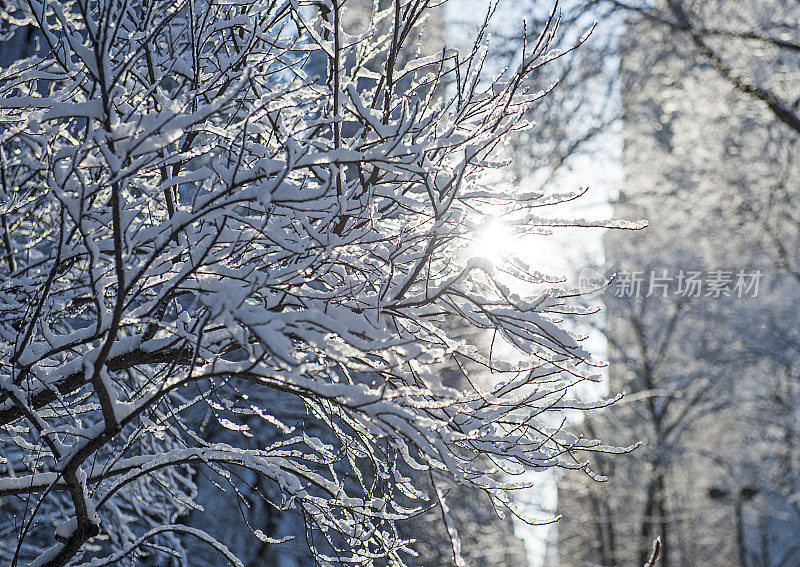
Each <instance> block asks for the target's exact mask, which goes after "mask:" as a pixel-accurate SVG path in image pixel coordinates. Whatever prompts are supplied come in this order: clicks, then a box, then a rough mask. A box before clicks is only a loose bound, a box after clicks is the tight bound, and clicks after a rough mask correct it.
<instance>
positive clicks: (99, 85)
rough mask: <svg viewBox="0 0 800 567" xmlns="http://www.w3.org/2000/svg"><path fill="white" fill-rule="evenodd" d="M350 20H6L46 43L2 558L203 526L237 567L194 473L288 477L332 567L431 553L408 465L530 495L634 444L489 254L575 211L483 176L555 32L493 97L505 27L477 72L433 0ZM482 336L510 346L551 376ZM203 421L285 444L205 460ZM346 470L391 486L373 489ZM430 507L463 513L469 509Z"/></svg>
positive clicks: (218, 11) (3, 466)
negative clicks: (552, 478) (300, 424)
mask: <svg viewBox="0 0 800 567" xmlns="http://www.w3.org/2000/svg"><path fill="white" fill-rule="evenodd" d="M343 4H344V3H343V2H342V1H341V0H327V1H325V2H300V1H298V0H288V1H285V2H262V1H260V0H225V1H223V2H220V1H217V0H178V1H175V0H92V1H89V0H56V1H48V0H43V1H41V2H40V1H38V0H24V1H23V0H20V1H18V2H17V4H16V6H14V5H12V6H9V7H7V8H6V10H5V12H4V13H3V16H4V18H5V21H6V24H7V25H10V26H11V27H10V29H11V32H10V33H9V34H7V37H6V40H5V41H11V40H9V39H8V38H9V37H12V34H13V32H14V30H15V29H21V27H22V26H26V25H29V26H33V27H34V28H35V30H36V32H35V34H34V37H35V39H36V42H37V46H36V50H35V53H36V54H35V55H34V56H32V57H28V58H23V59H20V60H18V61H16V62H15V63H13V64H12V65H10V66H9V67H7V68H3V69H0V159H1V160H2V163H1V167H0V174H1V175H0V180H1V181H2V185H1V186H0V190H2V198H1V199H0V202H1V204H0V216H1V218H2V228H1V229H0V231H2V250H0V256H2V258H0V259H2V264H0V365H1V366H0V368H1V369H2V370H0V393H1V395H2V398H1V399H0V425H1V426H2V431H3V432H2V436H0V446H2V451H0V455H2V457H0V499H2V500H0V502H2V503H3V505H5V504H6V503H8V505H9V506H13V507H14V510H16V512H14V513H13V514H5V518H4V519H3V520H2V523H3V528H2V531H1V532H0V533H2V536H0V537H1V538H2V544H0V548H2V551H0V555H2V557H3V560H4V561H5V560H8V561H10V562H11V563H12V564H14V565H16V564H25V563H27V562H30V564H31V565H37V566H44V565H47V566H55V565H65V564H85V565H94V566H99V565H109V564H113V565H117V564H121V563H124V562H125V561H129V562H135V560H136V558H137V557H138V556H139V554H140V553H141V552H142V550H143V549H145V548H147V549H148V550H149V551H148V553H151V554H152V553H156V554H158V553H161V554H164V557H167V556H169V554H172V555H176V556H177V557H181V553H182V552H181V549H180V538H178V537H176V535H175V534H178V535H181V536H182V537H183V536H187V537H199V538H201V539H204V540H206V541H208V542H209V544H210V545H211V546H212V547H213V548H215V549H216V550H217V551H218V552H220V553H222V554H223V555H224V556H226V557H228V558H229V560H230V561H231V562H233V563H236V562H237V560H236V558H235V556H234V553H233V552H232V551H231V550H228V549H227V548H226V547H225V546H224V545H222V544H221V543H219V542H216V541H214V540H213V539H212V538H210V536H208V535H207V534H204V533H202V532H199V531H198V530H195V529H193V528H190V527H188V526H185V525H182V524H181V523H180V522H179V520H180V517H181V514H184V513H185V512H186V510H188V509H190V508H191V507H192V499H193V496H194V492H193V491H194V486H195V485H194V484H193V482H192V477H191V474H192V472H191V471H193V470H196V469H197V468H202V467H210V468H211V469H213V470H215V471H217V472H219V473H220V474H227V475H228V478H230V480H231V482H233V483H235V482H236V480H235V478H233V477H235V475H232V473H230V470H233V469H236V470H239V469H242V468H244V469H250V470H252V471H255V472H256V473H258V474H259V475H262V476H264V477H265V478H267V479H269V480H271V481H273V482H274V483H275V485H276V486H277V487H279V489H280V491H281V493H282V495H283V500H282V502H279V503H278V504H277V505H280V506H284V507H287V508H289V507H294V508H297V509H300V510H301V511H302V512H303V513H304V516H305V517H306V518H308V519H309V520H308V524H309V529H310V530H313V531H315V533H317V534H319V537H318V538H317V539H316V540H311V541H314V542H317V543H313V544H312V545H314V546H316V547H315V553H316V554H317V558H318V561H319V563H320V564H334V563H339V562H349V561H350V562H356V563H363V564H371V562H372V561H373V558H375V557H378V556H385V555H387V554H388V555H389V557H393V556H394V554H395V552H396V551H397V550H399V549H402V548H403V547H404V546H405V542H403V541H401V540H400V539H399V538H398V537H397V535H396V533H395V532H394V530H393V529H392V525H393V522H394V521H395V520H396V519H398V518H401V517H403V516H405V515H408V514H411V513H414V511H415V510H417V507H415V506H410V507H405V506H404V505H403V504H401V502H403V500H402V499H401V498H399V497H397V496H395V495H396V494H398V492H397V491H398V490H399V491H400V494H404V495H406V496H408V497H410V498H411V497H414V495H417V494H418V493H419V488H418V487H417V488H415V486H416V485H417V479H416V478H409V476H408V472H407V471H409V470H413V472H414V474H413V475H411V476H412V477H414V476H419V477H425V478H430V479H431V481H432V482H434V486H435V487H438V486H439V484H437V483H441V482H442V479H450V480H451V481H455V482H459V483H465V484H468V485H471V486H475V487H479V488H481V489H484V490H485V491H487V492H488V493H489V494H490V495H491V496H492V499H493V501H494V502H496V503H497V504H498V505H502V504H506V503H508V497H507V495H506V489H509V488H514V487H515V486H516V484H515V483H514V481H513V475H514V474H515V473H521V472H523V471H525V470H531V469H544V468H548V467H555V466H565V467H573V468H580V467H581V466H582V463H581V461H580V460H579V459H577V458H575V456H574V455H573V453H574V452H575V451H577V450H581V449H588V450H608V448H607V447H604V446H602V445H600V443H599V442H597V441H589V440H585V439H579V438H576V437H574V436H572V435H570V434H569V433H567V432H565V431H563V430H561V428H560V427H557V426H553V423H556V424H557V423H558V422H559V420H558V419H556V420H553V419H548V417H547V416H551V415H552V414H557V412H558V411H559V410H563V409H566V408H572V407H575V406H576V402H573V401H568V399H567V398H566V397H565V392H566V389H567V388H568V387H569V386H570V385H571V384H574V383H575V382H576V381H580V380H584V379H589V378H592V372H591V364H590V363H589V361H588V355H587V353H585V352H584V350H583V349H582V348H581V346H580V344H579V341H578V340H577V339H576V337H574V336H572V335H571V334H570V333H568V332H566V331H564V330H562V329H561V328H559V326H558V324H557V323H558V319H559V318H560V317H561V316H562V315H563V314H564V313H569V312H573V311H575V309H573V308H571V307H569V306H568V305H567V296H568V295H569V293H568V292H561V291H559V290H557V289H552V288H551V286H550V285H546V284H545V281H544V280H543V279H542V278H541V277H540V276H538V275H537V274H536V273H535V272H532V271H531V270H529V269H527V268H526V267H525V266H523V265H521V264H520V263H517V262H514V261H513V260H506V261H503V262H500V263H494V264H493V263H489V262H487V261H485V260H480V259H471V258H470V254H469V253H467V252H465V251H464V249H463V248H464V247H463V242H464V241H465V240H466V238H467V237H468V236H469V234H470V231H471V230H472V228H473V227H474V225H475V222H476V221H475V218H476V214H477V213H478V212H479V211H480V210H481V208H482V207H484V206H486V204H487V203H491V204H492V207H493V209H492V210H494V211H497V210H504V211H506V212H515V213H516V214H518V215H520V214H523V213H524V217H525V218H526V219H527V221H526V222H527V225H526V226H525V227H524V228H525V229H526V230H529V229H532V228H534V227H535V226H536V225H537V224H544V225H552V224H553V222H554V221H552V220H551V219H547V220H537V217H535V216H534V215H533V214H531V211H533V210H535V208H536V207H539V206H542V205H545V204H549V203H551V202H552V199H550V198H548V197H547V196H544V195H538V194H526V195H523V196H522V197H520V196H519V195H517V194H515V193H514V192H508V193H503V192H500V191H498V190H495V189H494V188H489V187H486V186H484V185H482V184H481V176H480V174H481V172H482V171H484V170H486V169H487V168H492V167H496V166H497V165H498V163H497V162H496V158H497V152H496V151H495V150H496V148H497V147H498V145H499V144H501V143H502V142H503V140H504V139H506V138H507V137H508V136H509V135H511V134H512V133H513V132H515V131H517V130H519V129H521V128H525V127H527V125H526V124H524V122H523V121H522V120H521V116H522V115H523V113H524V112H525V110H526V108H528V107H529V105H533V104H536V102H537V100H538V99H539V98H540V97H541V96H543V93H537V94H528V93H526V92H523V90H522V89H521V88H520V85H521V83H522V81H523V79H524V78H525V77H526V76H527V75H529V74H531V73H533V72H535V71H536V69H537V67H538V66H540V65H541V64H543V62H545V61H547V60H548V58H549V56H548V54H547V53H548V51H547V50H548V44H549V41H550V39H551V38H552V35H553V33H554V29H555V27H556V26H555V25H554V23H555V22H554V21H551V23H550V25H549V26H548V28H547V29H545V30H543V32H542V35H541V37H540V39H539V41H538V42H537V43H536V44H535V45H527V46H526V47H525V50H526V52H525V54H524V57H522V58H521V61H523V64H522V65H521V66H520V67H519V68H518V69H515V70H512V71H511V72H508V73H506V75H505V76H504V78H503V81H495V80H494V79H493V78H492V77H486V76H484V73H483V72H482V62H483V60H484V59H483V58H484V56H485V50H484V49H483V47H482V44H481V41H482V38H478V41H477V42H476V47H475V49H474V50H473V51H472V52H471V53H468V54H466V55H464V54H460V53H458V52H456V51H454V50H451V49H447V48H442V49H441V50H439V51H436V52H435V54H434V55H431V56H426V57H422V56H416V57H415V56H413V51H414V45H413V44H414V42H416V41H418V38H419V37H420V34H421V33H423V31H424V17H423V16H424V13H425V10H426V9H427V4H428V3H427V2H418V1H413V2H412V1H406V0H403V1H399V0H398V1H397V2H395V3H394V5H393V6H392V7H390V8H389V9H387V10H384V11H379V12H376V13H375V14H374V15H373V21H372V25H371V27H370V29H369V31H367V32H366V33H364V34H363V35H360V36H352V35H349V34H347V33H346V32H345V31H344V30H343V29H342V25H341V12H342V11H343V10H345V9H347V7H346V5H344V6H343ZM422 37H424V35H423V36H422ZM409 45H410V47H409ZM409 50H410V53H412V56H408V53H409ZM401 52H404V53H406V56H405V57H403V58H402V61H403V64H402V66H401V65H400V64H399V61H400V60H401V58H400V57H399V54H400V53H401ZM500 272H502V278H498V277H497V276H498V274H499V273H500ZM509 278H515V279H519V280H523V281H526V282H528V283H530V284H535V285H533V289H536V290H537V291H536V295H535V296H534V297H520V296H519V295H516V294H515V293H512V292H511V291H510V288H511V287H512V285H511V284H510V283H509ZM455 328H476V329H486V330H490V331H492V332H493V333H494V334H495V335H496V336H497V337H500V338H502V339H504V340H505V341H506V342H508V343H510V344H512V345H513V346H514V347H516V348H517V350H519V351H520V353H522V354H523V355H524V357H523V362H522V363H518V364H517V363H515V364H511V363H508V362H504V361H503V360H498V359H497V357H496V356H494V357H493V356H492V355H491V353H490V352H489V351H488V350H487V349H481V348H480V345H479V344H467V343H466V342H464V341H460V340H455V339H454V338H453V332H452V331H453V329H455ZM445 365H450V367H451V368H453V367H456V368H462V369H463V370H464V375H463V379H462V380H460V381H459V383H458V384H450V385H445V384H443V381H442V379H441V370H442V368H444V367H445ZM475 369H483V371H486V370H491V371H492V372H494V373H495V375H494V379H493V380H492V381H487V380H483V379H481V378H480V376H479V375H478V373H476V370H475ZM220 392H227V393H229V394H230V396H229V397H222V398H220V397H219V396H217V394H218V393H220ZM244 392H254V394H247V393H244ZM259 392H272V393H274V392H279V393H282V394H281V395H284V396H287V397H291V398H292V399H298V400H301V401H302V403H303V404H304V407H305V408H306V410H307V415H308V417H307V419H309V420H318V421H319V422H320V423H322V424H324V425H325V427H327V429H328V430H329V431H330V435H329V437H326V438H324V439H317V438H312V437H310V436H308V435H306V434H305V433H304V432H303V431H302V430H299V429H297V428H296V427H293V426H292V425H290V424H285V423H283V422H282V421H281V408H280V407H274V406H270V405H269V404H266V403H261V402H260V401H259V400H261V399H262V398H259V394H258V393H259ZM212 398H213V400H212ZM263 399H272V400H274V399H275V398H274V397H272V398H270V397H269V396H265V397H263ZM198 404H205V405H207V406H208V407H210V408H211V409H212V410H213V411H212V415H213V416H214V418H215V419H216V420H217V421H218V422H219V424H220V425H221V426H223V427H225V428H228V429H230V430H232V431H233V432H235V433H236V434H237V435H240V436H241V437H242V438H245V437H247V436H248V435H250V432H249V430H250V429H251V428H252V427H253V422H254V421H253V420H254V419H255V420H256V421H259V422H260V423H261V424H260V425H259V427H262V428H269V429H272V430H274V432H275V434H274V438H275V439H276V441H275V442H274V443H273V444H271V445H269V446H264V447H261V448H260V449H258V450H253V449H243V448H242V447H237V446H234V445H231V444H219V443H210V442H207V441H206V440H204V438H203V435H202V431H201V429H200V428H199V426H197V424H195V423H194V422H193V421H192V419H190V418H189V417H188V416H189V415H190V414H191V410H192V408H193V407H197V406H198ZM400 461H402V462H404V463H405V464H404V465H403V467H407V468H405V469H404V468H402V467H400V468H398V465H397V463H398V462H400ZM334 463H344V465H343V466H345V467H347V466H349V468H348V469H347V470H349V471H350V474H351V475H356V476H358V478H362V475H363V479H372V480H369V481H367V480H363V479H362V480H363V481H360V483H357V484H358V486H359V488H358V489H357V490H355V491H354V490H352V487H350V486H349V485H347V483H345V482H344V481H343V479H342V477H341V473H340V472H337V470H340V469H337V467H335V466H333V464H334ZM348 463H349V465H348ZM404 470H405V471H406V472H405V473H404V472H402V471H404ZM226 471H227V472H226ZM501 473H502V474H501ZM510 479H511V480H510ZM431 498H432V499H433V501H434V502H438V505H440V506H441V507H442V510H443V512H444V515H445V517H447V513H446V510H447V508H446V505H445V503H444V501H443V499H444V492H443V491H442V490H439V489H438V488H437V489H436V490H435V491H434V493H433V494H432V495H431ZM437 499H438V500H437ZM413 501H414V500H413V498H411V500H409V502H413ZM11 516H13V517H11ZM452 535H453V538H454V542H457V537H456V535H455V534H452ZM255 536H256V537H259V538H262V539H263V540H264V541H266V542H273V540H272V539H271V538H270V536H269V534H264V533H261V532H257V533H256V534H255ZM273 543H274V542H273ZM276 544H277V543H276ZM457 547H458V546H457V544H454V549H455V552H456V555H458V553H457V551H458V550H457ZM82 561H83V563H81V562H82ZM184 561H186V558H185V557H184Z"/></svg>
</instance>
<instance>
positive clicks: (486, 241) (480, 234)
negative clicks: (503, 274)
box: [471, 217, 519, 262]
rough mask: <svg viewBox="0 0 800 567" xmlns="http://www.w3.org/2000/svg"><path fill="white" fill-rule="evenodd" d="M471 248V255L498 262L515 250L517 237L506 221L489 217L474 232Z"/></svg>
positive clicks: (517, 246) (517, 243)
mask: <svg viewBox="0 0 800 567" xmlns="http://www.w3.org/2000/svg"><path fill="white" fill-rule="evenodd" d="M471 248H472V256H473V257H476V258H485V259H487V260H489V261H491V262H499V261H501V260H502V259H503V258H506V257H508V256H510V255H513V254H514V253H515V252H516V251H517V249H518V248H519V239H518V237H517V236H516V235H515V234H514V231H513V229H512V227H511V226H510V225H509V224H508V223H505V222H503V221H502V220H500V219H498V218H497V217H490V218H487V220H486V223H485V224H484V226H483V227H482V228H480V229H479V230H478V231H477V232H476V234H475V237H474V239H473V241H472V245H471Z"/></svg>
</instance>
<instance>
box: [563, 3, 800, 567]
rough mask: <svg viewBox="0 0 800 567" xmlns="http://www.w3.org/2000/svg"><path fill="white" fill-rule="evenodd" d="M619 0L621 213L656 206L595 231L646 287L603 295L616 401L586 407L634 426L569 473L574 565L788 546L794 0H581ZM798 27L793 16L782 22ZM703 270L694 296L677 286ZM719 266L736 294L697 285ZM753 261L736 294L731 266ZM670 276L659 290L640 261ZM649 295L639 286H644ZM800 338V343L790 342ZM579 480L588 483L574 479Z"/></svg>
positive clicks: (793, 480)
mask: <svg viewBox="0 0 800 567" xmlns="http://www.w3.org/2000/svg"><path fill="white" fill-rule="evenodd" d="M578 8H579V9H580V10H584V9H590V10H595V12H594V13H595V14H597V15H598V16H599V17H601V18H609V17H612V18H613V17H614V15H617V16H620V15H622V16H624V22H625V34H624V36H623V37H622V40H621V41H620V43H619V44H618V46H617V53H618V57H619V60H620V67H621V68H620V72H619V74H618V75H615V76H613V77H611V78H613V80H615V81H617V84H618V85H619V89H620V100H621V113H620V117H621V121H622V133H623V136H622V141H623V145H624V147H623V161H622V164H623V172H624V175H625V181H624V183H623V185H622V187H621V190H620V196H619V199H618V200H617V202H616V211H617V214H619V215H621V216H625V215H635V216H636V217H637V218H639V217H644V218H647V219H648V220H649V221H650V228H648V230H647V231H644V233H642V234H641V235H636V236H634V237H633V238H631V239H630V240H627V241H626V240H623V239H619V238H616V237H615V236H614V235H613V234H612V235H609V236H608V238H607V239H606V254H607V259H606V262H607V265H606V267H607V269H608V270H609V272H614V271H617V272H618V273H619V274H620V277H625V276H626V275H627V277H630V276H631V274H633V273H638V277H639V278H640V286H639V292H638V293H635V294H634V292H633V290H632V289H631V288H629V293H630V294H632V295H634V296H633V297H629V296H626V297H615V295H614V292H615V290H619V289H620V284H622V282H621V281H619V280H618V281H616V282H614V283H612V285H611V287H610V288H609V290H608V291H607V292H606V294H605V300H604V301H605V304H606V309H607V311H606V315H605V317H606V321H605V329H606V333H607V336H608V340H609V350H610V354H609V357H610V359H611V367H610V371H609V374H610V384H611V388H612V390H614V391H619V390H625V391H627V392H628V399H627V401H626V402H624V403H622V404H620V405H618V406H616V407H615V408H609V409H608V410H606V411H604V414H603V416H598V417H597V418H595V419H592V420H591V421H590V422H589V423H587V430H588V431H590V432H592V433H594V434H598V435H613V434H618V435H622V438H623V439H625V441H626V442H631V441H633V440H634V439H640V440H643V441H644V444H643V446H642V447H641V448H640V449H638V450H637V451H636V452H634V453H633V454H632V455H631V457H630V458H623V459H619V460H614V462H613V463H612V462H609V461H607V460H605V459H603V458H602V457H600V458H598V459H597V460H596V461H595V466H596V468H597V469H598V470H599V471H600V472H602V473H604V474H608V475H609V476H610V481H609V483H608V484H607V485H606V486H604V487H602V488H601V487H598V486H593V485H591V484H587V483H584V482H582V480H581V479H576V478H574V477H571V476H570V477H569V478H566V479H565V480H564V481H563V483H562V489H563V491H562V498H561V502H560V503H561V505H562V507H563V509H565V510H566V511H567V512H568V513H567V514H566V516H565V520H564V521H562V524H561V526H560V530H561V541H560V544H561V555H562V562H563V564H565V565H574V564H575V563H576V562H579V561H582V562H585V564H601V565H627V564H634V563H639V564H641V563H643V562H644V560H645V559H646V557H647V555H648V554H649V551H650V542H651V541H652V538H654V537H656V536H660V537H662V539H663V543H664V557H663V559H662V563H661V564H663V565H676V564H677V565H695V564H697V565H701V564H715V563H719V562H725V563H731V564H738V565H742V566H748V565H753V566H754V565H765V566H777V565H791V564H793V562H796V561H797V553H798V551H800V550H798V548H797V545H796V541H797V538H798V534H800V515H798V510H797V509H796V507H795V506H794V504H793V503H794V502H795V501H796V500H795V497H794V495H795V494H796V493H797V490H798V484H797V482H798V476H797V465H798V463H797V456H796V454H795V453H796V451H795V449H794V446H795V443H796V431H797V427H796V423H797V402H798V400H797V395H796V384H797V374H796V370H794V366H795V363H796V360H797V356H798V352H797V350H796V344H797V341H796V337H797V331H796V328H797V321H798V318H797V317H798V313H797V310H796V307H795V306H794V304H793V301H792V300H791V299H789V298H792V297H795V296H796V295H797V292H798V290H797V279H796V270H795V268H794V257H795V256H796V254H795V253H794V252H791V251H794V250H796V249H797V245H798V239H797V235H798V232H797V224H796V220H795V219H794V218H793V217H792V215H793V214H794V213H792V212H791V211H792V210H793V208H794V207H795V205H793V204H792V203H796V201H797V198H798V194H797V187H798V180H799V179H800V171H798V168H797V164H796V155H797V143H798V136H797V131H796V129H795V128H794V127H793V121H792V113H794V112H796V110H797V106H798V105H797V103H796V102H795V101H796V99H797V97H798V96H800V93H798V92H797V88H796V85H797V84H798V83H797V78H798V75H797V49H796V44H797V38H796V25H795V27H792V26H793V25H794V24H795V22H796V21H797V18H798V17H800V13H798V9H797V5H796V3H793V2H781V1H775V2H759V3H741V2H725V1H719V2H704V3H699V2H675V1H670V2H653V3H638V2H636V3H634V2H631V3H623V2H587V3H582V4H579V5H578ZM790 30H794V31H790ZM695 270H699V271H701V272H702V274H701V276H700V277H701V280H702V281H701V283H702V284H703V286H704V287H703V289H702V291H701V292H700V294H699V296H695V295H694V294H691V293H689V294H687V293H685V290H686V285H687V284H686V282H685V281H684V285H683V290H684V293H682V294H681V293H676V292H678V290H679V287H678V286H679V285H680V284H679V282H678V281H677V276H679V274H680V273H681V271H682V272H683V274H684V276H686V275H687V274H688V272H690V271H695ZM715 270H722V271H724V272H729V273H730V277H731V282H730V285H729V287H728V289H729V291H730V292H731V296H725V295H724V294H720V295H716V294H714V293H713V292H711V293H709V289H708V288H707V287H705V285H706V282H707V280H708V279H709V276H711V275H712V274H713V272H714V271H715ZM740 270H741V271H744V272H748V273H752V272H756V271H760V273H761V274H762V279H761V287H760V288H759V293H758V296H757V297H749V298H739V297H736V293H735V291H734V288H733V286H734V284H735V280H736V274H737V272H738V271H740ZM664 271H666V272H667V274H666V275H668V276H671V277H672V278H673V279H672V283H671V284H670V288H669V291H668V292H667V293H665V294H663V295H662V290H661V289H660V288H658V287H656V288H655V289H652V288H651V289H648V288H650V282H651V279H650V278H651V277H653V278H655V280H656V281H658V278H660V277H662V276H664V275H665V274H664V273H663V272H664ZM648 294H649V295H648ZM793 345H794V346H793ZM577 494H582V495H583V496H581V497H577V496H576V495H577Z"/></svg>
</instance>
